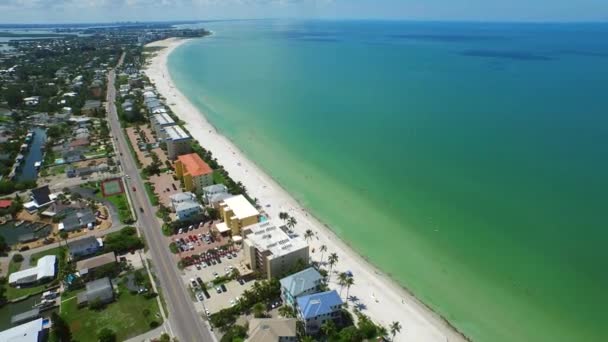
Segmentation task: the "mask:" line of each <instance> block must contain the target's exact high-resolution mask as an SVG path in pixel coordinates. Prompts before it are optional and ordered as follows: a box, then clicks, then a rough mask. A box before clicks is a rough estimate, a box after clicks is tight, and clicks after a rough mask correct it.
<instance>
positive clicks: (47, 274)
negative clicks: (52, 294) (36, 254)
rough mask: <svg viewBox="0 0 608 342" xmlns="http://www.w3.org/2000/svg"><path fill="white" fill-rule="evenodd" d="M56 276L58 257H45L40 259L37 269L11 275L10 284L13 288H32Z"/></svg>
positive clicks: (9, 277)
mask: <svg viewBox="0 0 608 342" xmlns="http://www.w3.org/2000/svg"><path fill="white" fill-rule="evenodd" d="M56 274H57V257H56V256H55V255H45V256H43V257H42V258H40V259H38V262H37V263H36V266H35V267H31V268H28V269H25V270H22V271H17V272H13V273H11V274H9V276H8V283H9V285H11V286H31V285H35V284H41V283H43V282H46V281H48V280H51V279H53V278H55V275H56Z"/></svg>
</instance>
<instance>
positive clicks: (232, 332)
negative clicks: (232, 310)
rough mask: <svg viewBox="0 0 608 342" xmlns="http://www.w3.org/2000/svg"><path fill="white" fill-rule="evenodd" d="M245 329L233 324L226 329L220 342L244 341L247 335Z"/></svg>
mask: <svg viewBox="0 0 608 342" xmlns="http://www.w3.org/2000/svg"><path fill="white" fill-rule="evenodd" d="M247 330H248V329H247V327H244V326H242V325H237V324H235V325H233V326H231V327H230V328H229V329H228V331H226V333H225V334H224V335H223V336H222V338H221V339H220V342H234V341H244V340H245V338H246V337H247Z"/></svg>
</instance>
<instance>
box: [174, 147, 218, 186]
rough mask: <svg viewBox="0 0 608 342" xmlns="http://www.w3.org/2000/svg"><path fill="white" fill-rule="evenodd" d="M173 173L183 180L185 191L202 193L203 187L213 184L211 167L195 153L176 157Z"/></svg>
mask: <svg viewBox="0 0 608 342" xmlns="http://www.w3.org/2000/svg"><path fill="white" fill-rule="evenodd" d="M175 173H176V174H177V177H178V178H179V179H181V180H182V181H183V182H184V186H185V188H186V191H191V192H197V193H202V191H203V188H204V187H206V186H209V185H212V184H213V169H211V167H209V165H207V163H205V161H204V160H202V159H201V157H200V156H199V155H198V154H196V153H190V154H184V155H181V156H179V157H177V160H176V161H175Z"/></svg>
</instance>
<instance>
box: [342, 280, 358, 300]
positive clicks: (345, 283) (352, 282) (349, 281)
mask: <svg viewBox="0 0 608 342" xmlns="http://www.w3.org/2000/svg"><path fill="white" fill-rule="evenodd" d="M353 285H355V279H353V277H348V278H346V280H345V281H344V286H346V300H347V301H348V292H349V291H350V287H351V286H353Z"/></svg>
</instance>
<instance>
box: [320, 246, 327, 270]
mask: <svg viewBox="0 0 608 342" xmlns="http://www.w3.org/2000/svg"><path fill="white" fill-rule="evenodd" d="M319 251H321V261H320V262H319V264H320V265H323V253H325V252H327V246H325V245H321V247H319Z"/></svg>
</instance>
